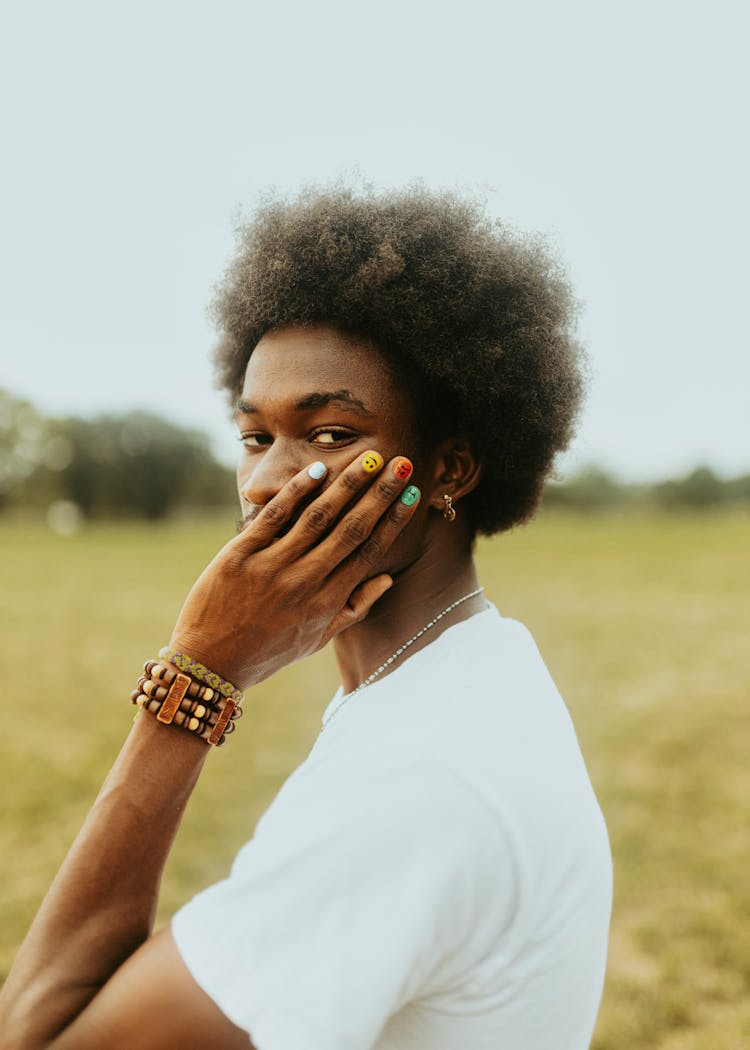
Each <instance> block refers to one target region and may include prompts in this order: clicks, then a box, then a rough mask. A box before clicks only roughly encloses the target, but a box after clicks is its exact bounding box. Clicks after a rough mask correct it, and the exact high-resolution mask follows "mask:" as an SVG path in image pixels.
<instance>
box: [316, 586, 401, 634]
mask: <svg viewBox="0 0 750 1050" xmlns="http://www.w3.org/2000/svg"><path fill="white" fill-rule="evenodd" d="M392 586H393V578H392V577H391V576H388V574H387V573H383V574H382V575H380V576H373V577H372V579H370V580H364V581H363V582H362V583H360V584H358V585H357V586H356V587H355V588H354V590H353V591H352V593H351V594H350V595H349V600H348V601H347V603H346V605H345V606H344V608H343V609H342V610H341V612H339V613H337V614H336V616H334V618H333V619H332V620H331V622H330V624H329V625H328V629H327V630H326V632H325V641H326V642H327V641H329V640H330V639H331V638H334V637H335V636H336V635H337V634H341V632H342V631H345V630H346V629H347V628H348V627H353V626H354V624H355V623H360V621H361V620H364V619H365V617H366V616H367V614H368V613H369V612H370V609H372V607H373V605H374V604H375V602H376V601H377V600H378V598H382V597H383V595H384V594H385V592H386V591H387V590H390V588H391V587H392Z"/></svg>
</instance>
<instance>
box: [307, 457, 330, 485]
mask: <svg viewBox="0 0 750 1050" xmlns="http://www.w3.org/2000/svg"><path fill="white" fill-rule="evenodd" d="M327 470H328V467H327V466H326V465H325V463H321V462H320V460H319V459H318V460H316V461H315V463H311V464H310V466H309V467H308V468H307V473H308V474H309V475H310V477H311V478H314V479H315V480H316V481H320V479H321V478H322V477H323V475H324V474H325V472H326V471H327Z"/></svg>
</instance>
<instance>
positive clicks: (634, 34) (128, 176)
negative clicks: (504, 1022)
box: [0, 0, 750, 480]
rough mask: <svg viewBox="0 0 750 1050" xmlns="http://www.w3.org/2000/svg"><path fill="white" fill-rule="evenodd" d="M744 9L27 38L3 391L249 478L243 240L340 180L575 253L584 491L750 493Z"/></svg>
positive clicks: (358, 9) (6, 146)
mask: <svg viewBox="0 0 750 1050" xmlns="http://www.w3.org/2000/svg"><path fill="white" fill-rule="evenodd" d="M745 11H746V5H744V4H742V3H741V2H739V0H737V2H727V0H714V2H711V3H710V4H709V3H692V2H690V0H687V2H674V0H669V2H661V3H660V2H659V0H649V2H644V0H634V2H633V0H631V2H629V3H628V4H624V3H617V4H614V3H607V2H603V0H599V2H593V0H566V2H553V0H545V2H533V0H532V2H521V0H516V2H514V3H503V2H495V3H489V2H479V0H462V2H460V3H441V2H439V0H432V2H422V0H418V2H413V3H409V2H408V0H401V2H400V3H394V2H392V0H382V2H380V3H378V4H375V3H372V2H370V3H367V4H363V3H355V2H351V0H350V2H348V3H342V2H333V0H318V2H315V3H310V2H308V3H302V2H287V3H284V2H283V0H281V2H277V3H275V4H271V3H264V4H260V3H256V2H250V0H246V2H240V0H211V2H203V3H196V2H190V0H182V2H179V3H177V2H174V0H163V2H160V0H149V2H148V3H145V2H143V0H129V2H128V3H124V2H122V3H116V2H112V3H106V2H102V0H98V2H93V0H66V2H65V3H60V2H51V0H40V2H37V3H21V2H20V0H16V2H15V3H8V4H6V5H4V7H3V14H2V16H1V21H0V80H1V81H2V84H1V87H2V98H3V118H2V145H3V163H2V192H1V193H0V279H1V280H2V292H3V306H2V310H0V347H1V348H2V364H1V365H0V386H2V387H5V388H7V389H8V390H10V391H11V392H12V393H14V394H16V395H19V396H22V397H25V398H28V399H30V400H31V401H32V402H33V403H35V404H36V405H37V407H38V408H40V409H41V410H42V411H43V412H45V413H47V414H71V413H77V414H85V415H92V414H96V413H99V412H105V411H124V410H127V409H129V408H132V407H141V408H146V409H151V410H156V411H159V412H161V413H162V414H164V415H166V416H167V417H169V418H171V419H173V420H176V421H178V422H182V423H183V424H185V425H188V426H192V427H197V428H199V429H203V430H205V431H207V432H209V433H210V434H211V435H212V436H213V438H214V447H215V450H216V451H217V453H218V454H220V455H221V457H222V458H223V459H225V460H229V461H231V460H232V459H233V457H234V455H235V452H236V445H235V442H234V441H233V436H232V430H231V427H230V425H229V424H228V423H227V421H226V415H225V410H224V405H223V401H222V399H221V397H220V395H219V394H218V393H216V392H215V391H214V390H213V387H212V379H211V373H210V368H209V364H208V352H209V350H210V348H211V346H212V344H213V342H214V339H215V336H214V334H213V332H212V330H211V328H210V326H209V324H208V322H207V320H206V315H205V307H206V304H207V302H208V300H209V298H210V289H211V285H212V283H213V282H214V281H216V280H217V279H218V278H219V276H220V275H221V272H222V270H223V267H224V265H225V262H226V260H227V258H228V256H229V254H230V252H231V249H232V227H233V223H234V222H235V217H236V215H237V213H238V211H239V210H240V209H242V208H247V207H251V206H252V204H253V201H254V200H256V199H257V195H258V194H259V193H260V192H262V191H263V190H266V189H268V188H271V187H277V188H282V189H288V190H294V189H295V188H296V187H299V186H301V185H303V184H306V183H309V182H316V181H325V180H330V179H331V178H334V177H337V176H344V177H356V176H360V177H363V178H365V179H367V180H369V181H371V182H373V183H375V184H376V185H380V186H399V185H402V184H404V183H407V182H410V181H413V180H414V179H416V178H420V179H422V180H423V181H424V182H426V183H427V184H428V185H430V186H433V187H438V188H441V187H447V188H452V187H462V188H466V189H468V190H469V191H472V192H475V193H480V194H482V195H483V196H484V197H485V198H486V200H487V206H488V209H489V210H490V212H491V213H492V214H493V215H496V216H498V217H500V218H504V219H507V220H509V221H511V222H513V223H515V224H517V225H519V226H521V227H523V228H526V229H533V230H540V231H543V232H545V233H547V234H549V235H550V236H552V237H553V238H554V241H555V243H556V245H557V247H558V249H559V251H560V253H561V254H562V257H563V259H564V260H566V263H567V265H568V268H569V271H570V274H571V277H572V279H573V283H574V285H575V288H576V291H577V293H578V295H579V297H580V298H581V299H582V300H583V304H584V311H583V317H582V324H581V333H582V336H583V338H584V341H585V343H586V345H587V347H588V351H589V355H590V359H591V368H592V379H591V388H590V394H589V399H588V403H587V407H586V410H585V413H584V416H583V419H582V423H581V427H580V430H579V435H578V437H577V439H576V441H575V444H574V446H573V448H572V450H571V453H570V454H569V455H568V456H567V457H566V458H565V460H564V461H563V462H562V464H561V466H562V468H563V469H564V470H567V471H570V470H572V469H575V468H576V467H577V466H579V465H581V464H583V463H589V462H596V463H599V464H601V465H604V466H606V467H607V468H609V469H611V470H613V471H614V472H615V473H617V474H618V475H619V476H621V477H622V478H626V479H646V480H649V479H655V478H660V477H665V476H675V475H677V474H680V473H683V472H685V471H687V470H688V469H690V468H692V467H693V466H695V465H696V464H698V463H707V464H708V465H710V466H712V467H714V468H715V469H717V470H718V471H719V472H720V473H722V474H727V475H728V474H733V473H740V472H747V471H750V422H749V417H750V412H749V411H748V409H749V407H750V406H749V402H750V396H749V393H748V392H749V391H750V365H749V364H748V362H749V360H750V354H749V353H748V349H749V348H748V334H747V332H748V323H747V320H746V315H747V311H748V296H747V291H746V285H747V282H748V264H747V257H748V242H749V240H750V237H749V235H750V207H749V206H748V196H749V192H748V187H749V186H750V165H749V164H748V145H747V108H748V107H747V103H748V73H747V67H748V62H747V39H748V35H747V30H748V16H747V15H746V14H745Z"/></svg>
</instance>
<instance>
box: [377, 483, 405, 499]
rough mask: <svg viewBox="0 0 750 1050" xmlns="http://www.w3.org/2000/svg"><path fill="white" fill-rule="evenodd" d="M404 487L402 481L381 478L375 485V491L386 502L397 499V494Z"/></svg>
mask: <svg viewBox="0 0 750 1050" xmlns="http://www.w3.org/2000/svg"><path fill="white" fill-rule="evenodd" d="M401 488H402V485H401V482H400V481H396V480H394V481H389V480H388V479H387V478H381V479H380V480H379V481H378V482H377V484H376V485H375V491H376V493H377V494H378V496H380V497H381V498H382V499H384V500H389V501H390V500H392V499H394V498H395V496H396V495H397V493H399V492H400V491H401Z"/></svg>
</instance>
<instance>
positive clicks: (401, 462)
mask: <svg viewBox="0 0 750 1050" xmlns="http://www.w3.org/2000/svg"><path fill="white" fill-rule="evenodd" d="M411 472H412V465H411V462H410V460H408V459H407V458H406V457H405V456H399V457H398V459H397V460H396V462H395V463H394V464H393V473H394V474H395V475H396V477H397V478H400V479H401V481H405V480H406V479H407V478H408V477H409V475H410V474H411Z"/></svg>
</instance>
